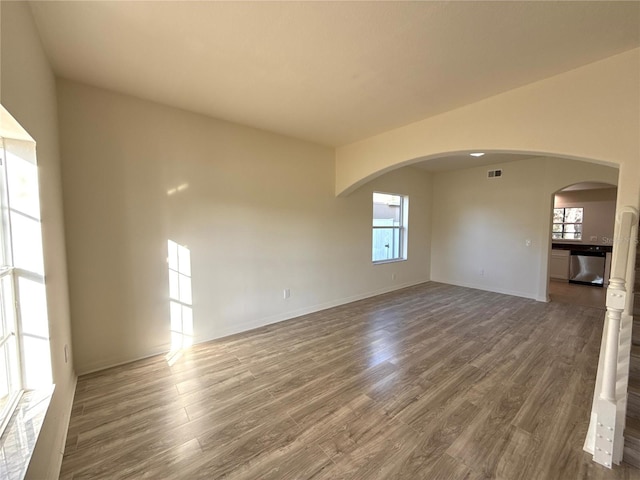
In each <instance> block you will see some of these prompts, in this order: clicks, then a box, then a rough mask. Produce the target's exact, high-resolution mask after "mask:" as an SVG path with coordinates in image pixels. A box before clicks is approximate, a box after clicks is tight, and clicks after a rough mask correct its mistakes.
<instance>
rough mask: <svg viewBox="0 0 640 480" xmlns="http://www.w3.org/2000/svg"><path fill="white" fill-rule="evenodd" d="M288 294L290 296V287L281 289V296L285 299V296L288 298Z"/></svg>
mask: <svg viewBox="0 0 640 480" xmlns="http://www.w3.org/2000/svg"><path fill="white" fill-rule="evenodd" d="M290 296H291V290H290V289H288V288H285V289H284V290H283V291H282V298H283V299H285V300H286V299H287V298H289V297H290Z"/></svg>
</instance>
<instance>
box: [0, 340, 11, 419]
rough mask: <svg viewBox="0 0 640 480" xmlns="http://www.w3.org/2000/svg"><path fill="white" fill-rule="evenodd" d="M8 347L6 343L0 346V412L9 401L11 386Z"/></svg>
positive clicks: (0, 412)
mask: <svg viewBox="0 0 640 480" xmlns="http://www.w3.org/2000/svg"><path fill="white" fill-rule="evenodd" d="M7 366H8V365H7V348H6V345H2V346H1V347H0V414H2V413H3V412H4V408H5V407H6V405H7V402H8V401H9V395H10V394H11V388H10V386H9V370H8V369H7Z"/></svg>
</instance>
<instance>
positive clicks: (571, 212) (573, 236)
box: [551, 207, 584, 240]
mask: <svg viewBox="0 0 640 480" xmlns="http://www.w3.org/2000/svg"><path fill="white" fill-rule="evenodd" d="M583 213H584V209H583V208H582V207H573V208H554V209H553V229H552V232H551V238H553V239H554V240H556V239H563V240H582V215H583Z"/></svg>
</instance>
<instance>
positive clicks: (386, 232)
mask: <svg viewBox="0 0 640 480" xmlns="http://www.w3.org/2000/svg"><path fill="white" fill-rule="evenodd" d="M399 238H400V229H398V228H374V229H373V257H372V258H373V261H374V262H379V261H381V260H391V259H393V258H399V257H400V251H399V248H400V242H399Z"/></svg>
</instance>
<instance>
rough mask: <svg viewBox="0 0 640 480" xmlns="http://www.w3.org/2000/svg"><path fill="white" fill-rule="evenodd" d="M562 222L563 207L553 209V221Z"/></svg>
mask: <svg viewBox="0 0 640 480" xmlns="http://www.w3.org/2000/svg"><path fill="white" fill-rule="evenodd" d="M562 222H564V208H554V209H553V223H562Z"/></svg>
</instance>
